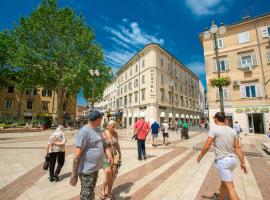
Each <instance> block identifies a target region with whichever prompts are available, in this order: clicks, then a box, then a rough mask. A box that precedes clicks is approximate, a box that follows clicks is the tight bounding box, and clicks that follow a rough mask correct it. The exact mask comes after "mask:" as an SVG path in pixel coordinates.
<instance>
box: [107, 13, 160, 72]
mask: <svg viewBox="0 0 270 200" xmlns="http://www.w3.org/2000/svg"><path fill="white" fill-rule="evenodd" d="M104 30H105V31H106V32H108V33H109V39H110V40H111V41H113V45H111V46H112V48H110V49H107V50H106V51H105V60H106V63H107V64H108V65H110V66H112V67H121V66H122V65H123V64H125V63H126V62H127V61H128V60H129V59H130V58H132V56H134V55H135V54H136V52H137V51H138V50H139V49H141V48H142V47H143V46H145V45H146V44H149V43H158V44H160V45H163V44H164V39H162V38H158V37H157V36H156V35H151V34H148V33H146V31H144V30H142V29H141V28H140V26H139V24H138V23H137V22H129V20H128V19H126V18H124V19H122V20H121V23H120V24H118V25H116V27H110V26H105V27H104Z"/></svg>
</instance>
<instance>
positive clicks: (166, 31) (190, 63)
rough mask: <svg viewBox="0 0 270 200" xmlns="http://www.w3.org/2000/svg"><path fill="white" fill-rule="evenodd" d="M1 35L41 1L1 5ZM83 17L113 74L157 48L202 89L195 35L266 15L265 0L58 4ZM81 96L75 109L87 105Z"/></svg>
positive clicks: (65, 0)
mask: <svg viewBox="0 0 270 200" xmlns="http://www.w3.org/2000/svg"><path fill="white" fill-rule="evenodd" d="M0 2H1V7H0V30H4V29H12V28H13V27H14V25H15V24H18V21H19V18H20V16H28V15H29V14H30V13H31V12H32V11H33V9H35V8H36V7H37V6H38V4H39V3H40V2H41V0H0ZM58 4H59V6H60V7H65V6H67V7H70V8H72V9H74V10H75V11H76V13H77V14H81V15H83V16H84V18H85V21H86V23H87V24H88V25H89V26H90V27H91V28H92V29H93V30H94V32H95V35H96V42H97V43H99V44H100V45H101V46H102V48H103V50H104V56H105V63H106V64H107V65H108V66H111V67H112V68H113V71H114V72H115V71H117V69H119V68H120V67H122V66H123V65H124V64H125V63H126V62H127V61H128V60H129V59H130V58H131V57H132V56H133V55H135V54H136V53H137V52H138V51H139V50H140V49H142V48H143V47H144V45H146V44H148V43H158V44H160V45H161V46H162V47H163V48H165V49H166V50H167V51H168V52H169V53H171V54H172V55H173V56H175V57H176V58H177V59H178V60H180V61H181V62H182V63H184V64H185V65H186V66H187V67H188V68H189V69H190V70H192V71H193V72H194V73H195V74H196V75H197V76H198V77H199V78H200V79H201V80H202V83H203V84H204V86H205V85H206V80H205V68H204V58H203V49H202V45H201V43H200V41H199V39H198V34H199V33H200V32H202V31H203V30H204V28H205V27H209V26H210V25H211V21H212V20H215V22H216V23H217V24H220V23H224V24H225V25H226V24H231V23H235V22H238V21H240V20H241V18H242V17H244V16H246V15H249V16H251V17H254V16H257V15H261V14H264V13H267V12H270V2H269V0H256V1H254V0H58ZM85 103H86V102H85V100H84V98H83V95H82V93H81V92H80V93H79V94H78V97H77V104H79V105H81V104H85Z"/></svg>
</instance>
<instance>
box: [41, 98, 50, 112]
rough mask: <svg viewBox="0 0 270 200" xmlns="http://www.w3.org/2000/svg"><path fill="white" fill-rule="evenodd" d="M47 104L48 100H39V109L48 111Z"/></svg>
mask: <svg viewBox="0 0 270 200" xmlns="http://www.w3.org/2000/svg"><path fill="white" fill-rule="evenodd" d="M48 105H49V102H48V101H42V102H41V110H42V111H43V112H48V111H49V107H48Z"/></svg>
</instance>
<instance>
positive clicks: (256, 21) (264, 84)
mask: <svg viewBox="0 0 270 200" xmlns="http://www.w3.org/2000/svg"><path fill="white" fill-rule="evenodd" d="M257 23H258V19H257V18H256V19H255V30H256V38H257V43H258V49H259V56H260V63H261V70H262V78H263V89H264V98H266V99H267V98H268V97H267V94H266V83H265V76H264V67H263V62H262V53H261V44H260V42H259V36H258V27H257Z"/></svg>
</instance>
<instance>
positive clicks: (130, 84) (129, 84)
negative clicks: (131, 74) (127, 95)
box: [128, 81, 132, 90]
mask: <svg viewBox="0 0 270 200" xmlns="http://www.w3.org/2000/svg"><path fill="white" fill-rule="evenodd" d="M128 89H129V90H132V82H131V81H130V82H129V83H128Z"/></svg>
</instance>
